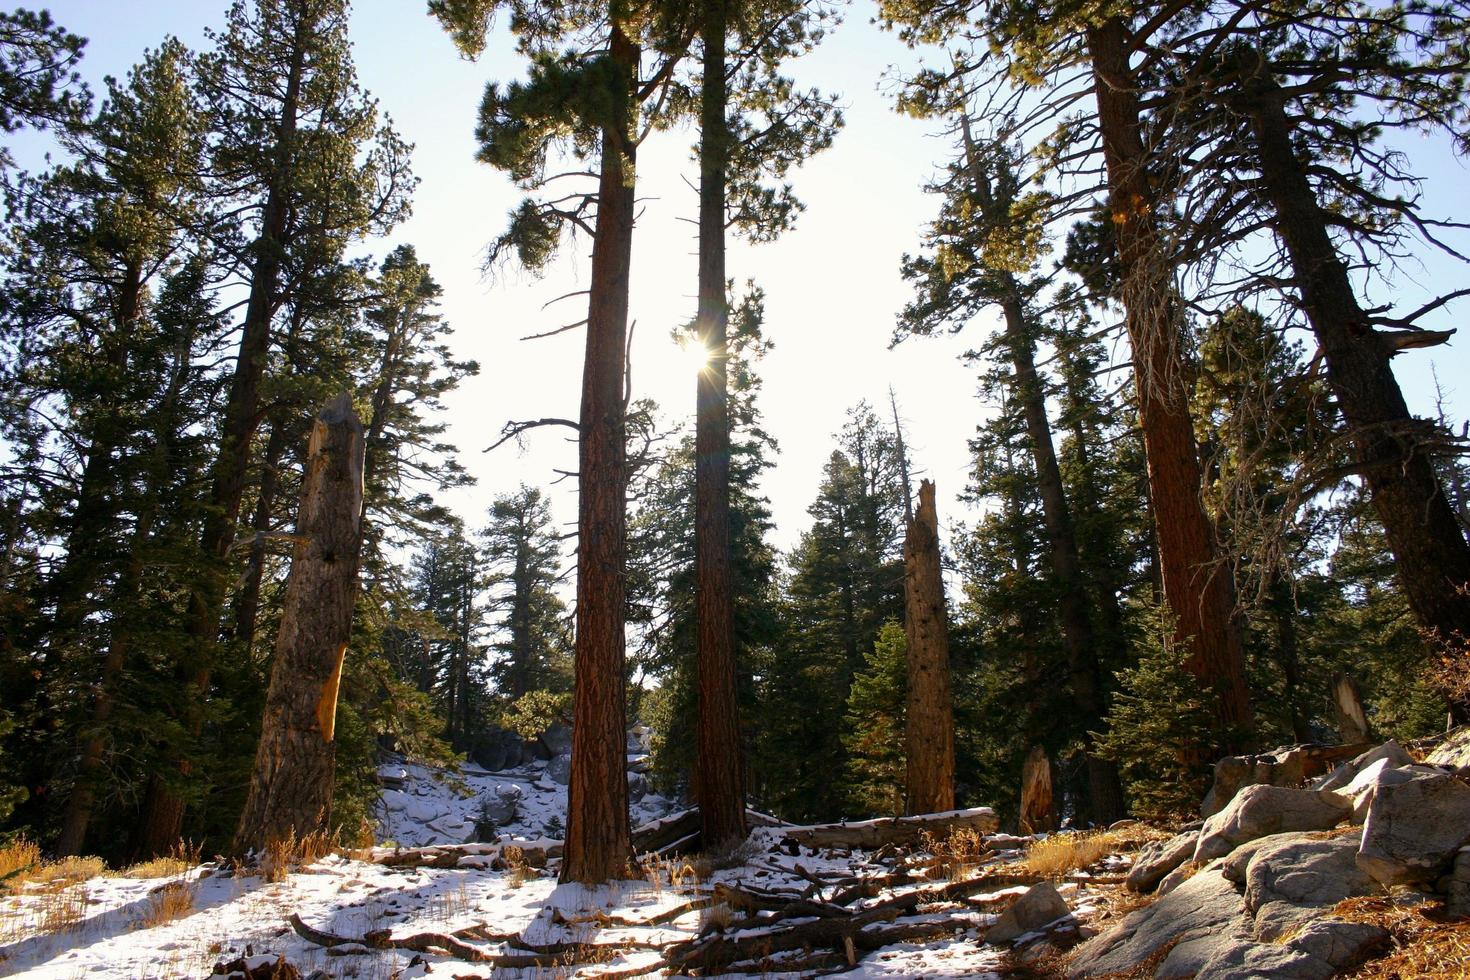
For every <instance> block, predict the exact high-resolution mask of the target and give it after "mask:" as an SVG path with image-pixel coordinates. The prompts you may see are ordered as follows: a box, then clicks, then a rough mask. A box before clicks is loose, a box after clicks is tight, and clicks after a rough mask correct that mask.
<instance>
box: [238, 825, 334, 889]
mask: <svg viewBox="0 0 1470 980" xmlns="http://www.w3.org/2000/svg"><path fill="white" fill-rule="evenodd" d="M342 849H343V848H342V846H341V841H340V840H339V839H338V837H337V835H336V834H335V833H331V834H329V833H327V832H326V831H316V832H314V833H310V834H307V835H306V836H305V837H300V838H298V837H297V836H296V832H295V831H294V830H293V831H292V832H291V833H290V834H288V835H287V836H286V837H283V838H279V839H276V840H271V841H267V842H266V845H265V850H264V852H262V853H261V855H260V857H259V862H258V867H259V871H260V874H261V877H263V878H264V879H265V880H266V881H269V882H277V881H284V880H285V878H286V875H288V874H290V873H291V872H292V871H293V870H295V869H296V868H299V867H301V866H302V865H305V864H311V863H312V862H313V861H316V860H317V859H319V858H322V857H325V856H326V855H328V854H331V853H333V852H335V851H340V850H342Z"/></svg>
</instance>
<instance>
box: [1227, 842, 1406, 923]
mask: <svg viewBox="0 0 1470 980" xmlns="http://www.w3.org/2000/svg"><path fill="white" fill-rule="evenodd" d="M1358 843H1359V835H1358V834H1357V833H1353V834H1343V835H1340V836H1337V837H1328V838H1326V839H1322V838H1320V837H1313V836H1310V835H1305V834H1281V835H1278V836H1276V837H1267V838H1265V840H1264V841H1263V842H1262V846H1260V847H1258V848H1256V849H1255V853H1254V855H1253V856H1252V857H1251V859H1250V862H1249V864H1248V865H1247V866H1246V874H1245V907H1246V910H1247V911H1248V912H1250V913H1251V915H1252V917H1253V918H1254V920H1255V937H1256V939H1257V940H1259V941H1261V942H1274V941H1275V940H1277V939H1280V938H1281V937H1282V936H1285V935H1287V934H1288V933H1291V932H1293V931H1294V930H1296V929H1297V928H1298V927H1300V926H1302V925H1304V924H1306V923H1308V922H1310V921H1312V920H1313V919H1316V918H1319V917H1320V916H1321V914H1322V910H1323V909H1325V908H1330V907H1332V906H1334V905H1336V904H1337V903H1338V902H1340V901H1342V900H1343V899H1345V898H1352V897H1354V896H1356V895H1367V894H1370V893H1372V892H1374V891H1376V890H1377V884H1376V883H1375V882H1374V881H1373V879H1372V878H1370V877H1368V875H1367V873H1366V872H1364V871H1363V870H1362V869H1361V868H1360V867H1358V863H1357V856H1358Z"/></svg>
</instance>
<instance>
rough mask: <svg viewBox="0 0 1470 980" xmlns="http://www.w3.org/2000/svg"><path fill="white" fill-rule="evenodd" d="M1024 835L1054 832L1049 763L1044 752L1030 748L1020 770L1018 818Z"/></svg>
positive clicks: (1040, 748) (1054, 812) (1053, 809)
mask: <svg viewBox="0 0 1470 980" xmlns="http://www.w3.org/2000/svg"><path fill="white" fill-rule="evenodd" d="M1019 828H1020V831H1021V833H1023V834H1037V833H1050V832H1051V831H1053V830H1056V829H1057V803H1056V797H1055V796H1054V795H1053V793H1052V785H1051V760H1050V759H1048V758H1047V756H1046V749H1044V748H1042V747H1041V746H1039V745H1036V746H1032V748H1031V751H1030V752H1029V753H1027V755H1026V762H1025V763H1024V764H1023V765H1022V767H1021V815H1020V817H1019Z"/></svg>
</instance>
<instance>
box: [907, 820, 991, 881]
mask: <svg viewBox="0 0 1470 980" xmlns="http://www.w3.org/2000/svg"><path fill="white" fill-rule="evenodd" d="M919 847H920V849H922V850H924V851H927V852H928V853H929V854H930V855H931V856H932V859H931V860H929V861H924V862H921V866H923V867H925V868H926V869H928V870H929V871H930V872H931V873H932V872H935V871H938V872H939V873H941V874H943V875H944V876H945V877H947V878H949V879H950V880H952V881H958V880H960V879H962V878H966V877H968V876H969V874H970V872H971V871H973V870H974V869H975V867H976V866H977V865H979V864H980V863H981V862H982V861H984V860H985V858H986V856H987V855H988V854H989V853H990V845H989V844H988V843H987V842H986V840H985V835H984V834H982V833H980V832H979V831H978V830H975V829H974V828H973V827H957V828H954V829H951V830H950V832H949V833H947V834H946V835H945V836H943V837H936V836H934V835H933V834H931V833H929V832H928V831H927V830H926V831H924V832H922V833H921V834H920V835H919Z"/></svg>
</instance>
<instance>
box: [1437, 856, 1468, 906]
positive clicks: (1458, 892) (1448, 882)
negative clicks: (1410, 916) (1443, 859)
mask: <svg viewBox="0 0 1470 980" xmlns="http://www.w3.org/2000/svg"><path fill="white" fill-rule="evenodd" d="M1441 884H1442V886H1443V887H1441V888H1440V891H1442V892H1444V893H1445V903H1444V904H1445V911H1446V912H1448V913H1449V914H1450V915H1458V916H1467V917H1470V847H1462V848H1460V850H1459V851H1458V852H1456V854H1455V863H1454V864H1453V865H1451V867H1450V873H1449V874H1448V875H1446V876H1445V877H1444V879H1443V881H1442V882H1441Z"/></svg>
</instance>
